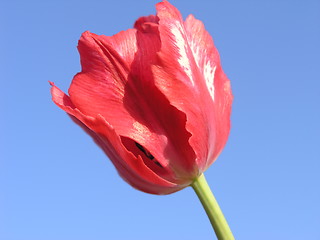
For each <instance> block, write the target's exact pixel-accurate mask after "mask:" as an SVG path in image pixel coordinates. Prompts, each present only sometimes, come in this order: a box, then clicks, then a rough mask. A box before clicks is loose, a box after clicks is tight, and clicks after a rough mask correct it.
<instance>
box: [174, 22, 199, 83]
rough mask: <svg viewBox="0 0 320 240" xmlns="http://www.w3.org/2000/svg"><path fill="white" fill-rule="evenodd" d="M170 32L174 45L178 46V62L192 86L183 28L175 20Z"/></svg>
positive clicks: (192, 81)
mask: <svg viewBox="0 0 320 240" xmlns="http://www.w3.org/2000/svg"><path fill="white" fill-rule="evenodd" d="M171 32H172V34H173V36H174V38H175V45H176V46H177V48H178V52H179V55H180V57H179V58H178V62H179V64H180V66H181V68H182V69H183V70H184V72H185V73H186V74H187V76H188V78H189V79H190V82H191V84H192V86H194V80H193V76H192V71H191V66H190V61H189V58H188V55H187V47H188V45H187V41H186V39H185V38H184V37H183V36H185V34H184V30H183V29H182V27H181V25H180V23H179V22H176V23H175V25H174V26H173V27H172V28H171Z"/></svg>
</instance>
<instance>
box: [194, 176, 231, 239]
mask: <svg viewBox="0 0 320 240" xmlns="http://www.w3.org/2000/svg"><path fill="white" fill-rule="evenodd" d="M191 186H192V188H193V189H194V191H195V192H196V194H197V195H198V198H199V199H200V201H201V203H202V206H203V207H204V209H205V211H206V213H207V215H208V217H209V219H210V222H211V225H212V227H213V229H214V231H215V233H216V235H217V238H218V240H234V236H233V234H232V232H231V230H230V228H229V225H228V223H227V221H226V219H225V217H224V216H223V213H222V211H221V209H220V207H219V204H218V202H217V200H216V199H215V197H214V195H213V194H212V192H211V189H210V187H209V185H208V183H207V181H206V179H205V177H204V175H203V174H201V175H200V176H199V177H198V178H197V179H196V180H195V181H194V182H193V183H192V185H191Z"/></svg>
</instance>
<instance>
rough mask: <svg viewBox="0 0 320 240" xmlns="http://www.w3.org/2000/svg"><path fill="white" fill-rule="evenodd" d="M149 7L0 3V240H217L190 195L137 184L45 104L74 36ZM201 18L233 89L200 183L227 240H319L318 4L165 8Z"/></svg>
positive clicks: (69, 71)
mask: <svg viewBox="0 0 320 240" xmlns="http://www.w3.org/2000/svg"><path fill="white" fill-rule="evenodd" d="M156 2H157V1H154V0H152V1H150V0H149V1H145V0H135V1H120V0H119V1H102V0H101V1H98V0H92V1H81V0H78V1H61V0H56V1H35V0H30V1H17V0H13V1H2V2H1V3H0V29H1V38H0V43H1V44H0V52H1V54H0V71H1V78H0V81H1V88H2V89H3V91H2V94H1V96H0V107H1V114H2V117H1V120H0V123H1V134H0V239H3V240H57V239H59V240H106V239H112V240H113V239H114V240H122V239H132V240H138V239H139V240H141V239H155V240H157V239H185V240H191V239H214V233H213V231H212V229H211V226H210V224H209V221H208V219H207V217H206V215H205V213H204V211H203V209H202V207H201V205H200V203H199V201H198V199H197V197H196V195H195V194H194V192H193V191H192V189H191V188H187V189H184V190H183V191H180V192H178V193H175V194H172V195H168V196H153V195H148V194H145V193H142V192H139V191H136V190H134V189H132V188H131V187H130V186H129V185H127V184H126V183H125V182H124V181H123V180H122V179H121V178H120V177H119V176H118V175H117V173H116V171H115V169H114V167H113V166H112V165H111V163H110V162H109V160H108V159H107V157H106V156H105V155H104V154H103V153H102V151H101V150H100V149H99V148H98V147H96V146H95V144H94V143H93V142H92V140H91V139H90V138H89V137H88V136H87V135H86V134H85V133H84V132H83V131H82V130H81V129H80V128H79V127H78V126H76V125H75V124H73V123H72V122H71V120H70V119H69V118H68V117H67V116H66V114H65V113H64V112H63V111H62V110H60V109H58V108H57V107H56V106H55V105H54V104H53V103H52V102H51V97H50V93H49V84H48V80H50V81H54V82H55V83H56V84H57V85H58V86H59V87H61V89H63V90H64V91H67V89H68V86H69V84H70V82H71V79H72V77H73V75H74V74H75V73H77V72H78V71H80V64H79V56H78V53H77V49H76V45H77V41H78V38H79V37H80V35H81V33H82V32H84V31H86V30H90V31H91V32H94V33H97V34H105V35H113V34H115V33H117V32H119V31H121V30H125V29H128V28H130V27H132V24H133V23H134V21H135V19H137V18H138V17H140V16H144V15H149V14H153V13H155V9H154V4H155V3H156ZM171 3H173V4H174V5H175V6H176V7H178V8H179V10H180V11H181V12H182V14H183V16H184V17H186V16H187V15H188V14H189V13H192V14H194V15H195V16H196V17H197V18H198V19H201V20H202V21H203V22H204V23H205V26H206V28H207V30H208V31H209V32H210V33H211V35H212V36H213V38H214V41H215V44H216V46H217V47H218V49H219V52H220V55H221V59H222V64H223V68H224V70H225V72H226V74H227V75H228V77H229V78H230V79H231V83H232V89H233V93H234V105H233V114H232V130H231V134H230V138H229V141H228V143H227V146H226V147H225V149H224V151H223V153H222V154H221V156H220V157H219V159H218V160H217V161H216V162H215V163H214V164H213V165H212V166H211V168H210V169H209V170H208V171H207V172H206V177H207V180H208V182H209V184H210V186H211V188H212V190H213V192H214V193H215V195H216V198H217V200H218V201H219V203H220V206H221V208H222V210H223V212H224V213H225V216H226V217H227V219H228V221H229V224H230V227H231V229H232V230H233V232H234V235H235V236H236V239H245V240H257V239H259V240H270V239H273V240H277V239H279V240H280V239H281V240H286V239H288V240H298V239H299V240H300V239H308V240H318V239H320V228H319V225H320V206H319V202H320V187H319V183H320V174H319V170H320V147H319V145H320V144H319V143H320V140H319V139H320V138H319V137H320V126H319V123H320V108H319V103H320V73H319V72H320V71H319V69H320V60H319V56H320V46H319V44H320V1H316V0H313V1H312V0H306V1H297V0H296V1H295V0H291V1H289V0H280V1H276V0H270V1H248V0H244V1H236V0H230V1H209V0H208V1H178V0H176V1H174V0H172V1H171Z"/></svg>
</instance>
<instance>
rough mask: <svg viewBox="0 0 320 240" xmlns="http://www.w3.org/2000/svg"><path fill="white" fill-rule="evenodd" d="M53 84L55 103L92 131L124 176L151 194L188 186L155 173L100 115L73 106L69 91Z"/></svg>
mask: <svg viewBox="0 0 320 240" xmlns="http://www.w3.org/2000/svg"><path fill="white" fill-rule="evenodd" d="M51 84H52V88H51V94H52V99H53V101H54V102H55V104H57V105H58V106H59V107H60V108H61V109H63V110H64V111H66V112H67V113H68V114H69V115H70V116H71V117H72V119H73V120H74V121H75V122H76V123H77V124H78V125H80V126H81V127H82V128H83V129H84V130H85V131H86V132H87V133H88V134H89V135H91V137H92V138H93V139H94V141H95V142H96V143H97V144H98V145H99V146H100V147H101V148H102V149H103V150H104V152H105V153H106V154H107V155H108V156H109V158H110V160H111V161H112V162H113V164H114V165H115V167H116V169H117V170H118V172H119V174H120V175H121V177H122V178H123V179H124V180H125V181H127V182H128V183H129V184H130V185H132V186H133V187H135V188H137V189H139V190H141V191H144V192H147V193H152V194H169V193H173V192H176V191H178V190H180V189H182V188H184V187H186V186H187V185H177V184H174V183H171V182H169V181H167V180H165V179H163V178H161V177H160V176H159V175H157V174H155V173H154V172H153V171H152V170H151V169H150V168H149V167H147V166H146V165H145V163H144V161H143V159H142V158H141V157H140V156H138V157H135V156H134V154H133V153H132V152H129V151H128V150H127V149H126V147H125V146H124V145H123V143H122V141H121V139H120V136H119V135H118V134H117V133H116V131H115V130H114V129H113V127H112V126H111V125H110V124H109V123H108V122H106V120H105V119H104V118H103V117H102V116H101V115H98V116H97V117H96V118H93V117H89V116H86V115H84V114H83V113H82V112H81V111H80V110H79V109H77V108H75V107H74V105H73V103H72V102H71V100H70V98H69V97H68V96H67V95H66V94H64V93H63V92H62V91H61V90H60V89H59V88H57V87H56V86H54V84H53V83H51Z"/></svg>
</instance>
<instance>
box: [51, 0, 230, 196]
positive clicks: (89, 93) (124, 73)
mask: <svg viewBox="0 0 320 240" xmlns="http://www.w3.org/2000/svg"><path fill="white" fill-rule="evenodd" d="M156 8H157V15H156V16H154V15H150V16H148V17H141V18H139V19H138V20H137V21H136V23H135V25H134V29H128V30H126V31H122V32H120V33H118V34H116V35H114V36H112V37H108V36H104V35H100V36H99V35H96V34H93V33H90V32H85V33H83V35H82V36H81V38H80V40H79V45H78V49H79V52H80V57H81V65H82V71H81V72H80V73H78V74H77V75H75V77H74V78H73V80H72V84H71V86H70V88H69V91H68V92H69V96H68V95H66V94H64V93H63V92H62V91H61V90H60V89H58V88H57V87H56V86H54V84H53V83H51V84H52V89H51V93H52V99H53V101H54V102H55V103H56V104H57V105H58V106H59V107H60V108H61V109H63V110H64V111H66V112H67V113H68V114H69V115H70V116H71V117H72V119H73V120H74V121H75V122H76V123H77V124H78V125H80V126H81V127H82V128H83V129H84V130H85V131H86V132H87V133H89V134H90V135H91V137H92V138H93V139H94V140H95V142H96V143H97V144H98V145H99V146H100V147H101V148H102V149H103V151H104V152H105V153H106V154H107V156H108V157H109V158H110V160H111V161H112V162H113V164H114V165H115V167H116V168H117V170H118V172H119V174H120V175H121V177H122V178H123V179H124V180H125V181H127V182H128V183H129V184H131V185H132V186H133V187H135V188H137V189H139V190H141V191H144V192H148V193H153V194H169V193H172V192H175V191H178V190H180V189H182V188H184V187H186V186H189V185H190V184H192V182H193V181H194V179H196V178H197V177H198V176H199V175H201V174H202V173H203V172H204V171H205V170H206V169H207V168H208V167H209V166H210V165H211V164H212V163H213V162H214V161H215V160H216V158H217V157H218V155H219V154H220V152H221V151H222V149H223V147H224V145H225V143H226V141H227V138H228V134H229V130H230V111H231V103H232V93H231V89H230V82H229V80H228V78H227V77H226V75H225V74H224V72H223V70H222V68H221V64H220V59H219V54H218V51H217V49H216V48H215V46H214V44H213V41H212V38H211V36H210V35H209V33H208V32H207V31H206V30H205V28H204V25H203V23H202V22H201V21H199V20H197V19H195V18H194V17H193V16H192V15H190V16H189V17H187V19H186V20H185V21H183V19H182V17H181V15H180V13H179V11H178V10H177V9H176V8H175V7H174V6H172V5H171V4H170V3H169V2H167V1H163V2H160V3H158V4H157V5H156Z"/></svg>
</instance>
